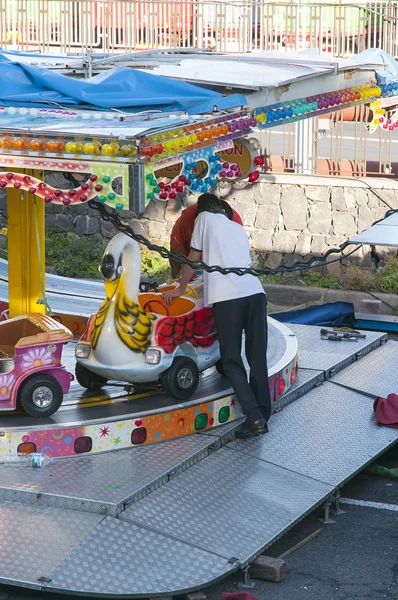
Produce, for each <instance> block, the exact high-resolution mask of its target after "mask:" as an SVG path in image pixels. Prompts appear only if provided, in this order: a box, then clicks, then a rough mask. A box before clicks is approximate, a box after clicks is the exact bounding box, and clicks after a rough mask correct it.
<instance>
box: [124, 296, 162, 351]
mask: <svg viewBox="0 0 398 600" xmlns="http://www.w3.org/2000/svg"><path fill="white" fill-rule="evenodd" d="M155 318H156V317H155V315H153V314H151V313H147V312H146V311H145V310H144V309H143V308H141V306H139V304H137V303H136V302H135V301H134V300H130V299H129V298H128V297H127V295H126V293H125V291H124V285H123V284H121V285H120V286H119V290H118V296H117V299H116V308H115V324H116V331H117V334H118V336H119V338H120V339H121V340H122V342H123V343H124V344H126V346H128V347H129V348H130V350H132V351H133V352H142V353H145V350H146V349H147V348H148V346H149V343H150V340H151V333H152V323H151V321H152V320H153V319H155Z"/></svg>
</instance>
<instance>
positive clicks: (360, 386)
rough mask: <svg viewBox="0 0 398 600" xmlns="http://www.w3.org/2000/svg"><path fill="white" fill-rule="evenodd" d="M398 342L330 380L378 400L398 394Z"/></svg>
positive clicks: (392, 343)
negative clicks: (379, 397) (378, 398)
mask: <svg viewBox="0 0 398 600" xmlns="http://www.w3.org/2000/svg"><path fill="white" fill-rule="evenodd" d="M397 366H398V342H394V341H392V340H390V341H389V342H387V343H386V344H385V345H384V346H382V347H381V348H380V349H379V350H378V351H377V352H372V354H371V355H369V356H364V358H363V359H362V360H360V361H358V362H357V363H354V364H352V365H350V366H348V367H347V368H346V369H344V371H341V372H340V373H338V374H337V375H335V376H334V377H332V379H331V380H330V381H331V382H332V383H338V384H339V385H342V386H345V387H348V388H350V389H352V390H357V391H358V392H362V393H367V394H370V395H371V396H372V397H374V398H376V397H378V396H381V397H383V398H386V397H387V396H388V394H397V393H398V368H397Z"/></svg>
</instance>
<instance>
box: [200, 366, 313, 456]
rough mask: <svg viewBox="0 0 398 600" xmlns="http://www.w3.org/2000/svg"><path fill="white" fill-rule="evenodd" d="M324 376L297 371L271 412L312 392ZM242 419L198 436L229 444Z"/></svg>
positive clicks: (307, 371) (309, 371)
mask: <svg viewBox="0 0 398 600" xmlns="http://www.w3.org/2000/svg"><path fill="white" fill-rule="evenodd" d="M324 379H325V375H324V372H323V371H315V370H312V369H299V370H298V371H297V376H296V381H295V382H294V384H293V385H292V387H291V388H289V390H288V391H287V392H286V394H284V395H283V396H281V397H280V398H278V399H277V400H275V402H274V403H273V404H272V409H273V411H275V410H281V409H282V408H284V407H285V406H287V405H288V404H290V403H291V402H294V401H295V400H297V399H298V398H300V397H301V396H303V395H304V394H306V393H307V392H308V391H310V390H312V389H313V388H314V387H317V386H318V385H320V384H321V383H323V381H324ZM242 421H243V419H237V420H235V421H233V422H232V423H227V424H226V425H221V426H220V427H213V428H212V429H206V430H205V431H202V432H200V434H199V435H207V436H211V437H218V438H220V442H221V445H224V444H225V443H227V442H230V441H231V440H233V439H234V438H235V430H236V429H237V428H238V427H239V426H240V425H241V423H242Z"/></svg>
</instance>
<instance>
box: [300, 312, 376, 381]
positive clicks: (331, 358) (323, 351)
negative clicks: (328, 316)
mask: <svg viewBox="0 0 398 600" xmlns="http://www.w3.org/2000/svg"><path fill="white" fill-rule="evenodd" d="M288 326H289V329H291V330H292V332H293V333H294V334H295V335H296V336H297V341H298V347H299V352H298V363H299V365H300V367H301V368H302V369H318V370H321V371H326V376H327V377H330V376H331V375H332V374H333V373H337V372H338V371H340V370H341V369H343V368H344V367H346V366H347V365H349V364H351V363H352V362H354V361H355V360H357V359H358V358H360V357H361V356H364V355H365V354H367V353H368V352H371V351H372V350H374V349H375V348H377V347H378V346H380V344H381V343H382V342H383V341H384V340H386V339H387V336H386V334H385V333H379V332H374V331H366V332H364V333H365V334H366V338H365V339H359V340H358V341H357V342H332V341H330V340H321V336H320V333H319V332H320V330H321V327H315V326H313V325H296V324H294V323H288Z"/></svg>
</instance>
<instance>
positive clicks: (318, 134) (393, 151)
mask: <svg viewBox="0 0 398 600" xmlns="http://www.w3.org/2000/svg"><path fill="white" fill-rule="evenodd" d="M364 120H366V119H364ZM364 120H362V121H361V120H358V121H352V122H350V121H343V120H341V113H335V115H334V119H330V120H329V119H319V118H314V119H308V120H306V121H302V122H300V124H290V125H285V126H280V127H273V128H272V129H268V130H265V131H263V132H262V133H261V134H259V141H260V145H261V151H262V153H263V154H264V156H265V159H266V160H265V169H264V170H265V171H266V172H273V173H304V174H308V175H324V176H340V177H372V176H379V177H380V176H383V177H386V176H387V177H392V178H395V179H396V178H398V133H397V130H394V131H389V130H383V129H378V130H376V131H375V132H374V133H372V134H371V133H370V132H369V130H368V126H367V125H368V124H367V123H366V122H364ZM299 127H300V128H301V130H300V129H299ZM303 145H304V146H305V152H304V153H303V152H302V151H300V150H301V149H302V146H303ZM303 157H304V160H303Z"/></svg>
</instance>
